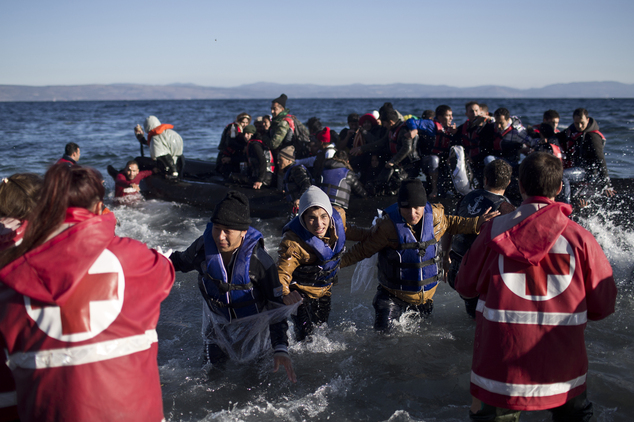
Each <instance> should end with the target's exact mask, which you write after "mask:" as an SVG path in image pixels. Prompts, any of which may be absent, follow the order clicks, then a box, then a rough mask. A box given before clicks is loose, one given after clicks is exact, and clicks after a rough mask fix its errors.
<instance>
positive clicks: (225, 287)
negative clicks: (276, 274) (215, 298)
mask: <svg viewBox="0 0 634 422" xmlns="http://www.w3.org/2000/svg"><path fill="white" fill-rule="evenodd" d="M205 277H206V278H207V280H209V281H211V282H212V283H214V284H215V285H216V287H217V288H218V290H220V291H221V292H223V293H228V292H230V291H232V290H251V289H253V283H251V282H249V283H247V284H231V283H225V282H223V281H222V280H218V279H217V278H213V277H212V276H211V275H209V273H208V272H206V271H205Z"/></svg>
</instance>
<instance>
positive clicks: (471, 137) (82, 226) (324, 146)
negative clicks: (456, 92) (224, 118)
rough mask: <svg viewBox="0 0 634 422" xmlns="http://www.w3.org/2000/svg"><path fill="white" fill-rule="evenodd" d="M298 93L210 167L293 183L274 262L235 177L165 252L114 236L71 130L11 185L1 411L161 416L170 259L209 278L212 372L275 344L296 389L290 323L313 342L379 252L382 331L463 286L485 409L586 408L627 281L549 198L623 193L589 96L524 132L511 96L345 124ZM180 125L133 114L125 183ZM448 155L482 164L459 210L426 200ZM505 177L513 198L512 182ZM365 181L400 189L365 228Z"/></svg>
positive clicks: (476, 385) (128, 191)
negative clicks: (145, 151)
mask: <svg viewBox="0 0 634 422" xmlns="http://www.w3.org/2000/svg"><path fill="white" fill-rule="evenodd" d="M286 102H287V97H286V96H285V95H284V94H282V95H281V96H280V97H278V98H276V99H275V100H273V102H272V106H271V116H270V117H269V116H262V117H258V118H256V119H255V120H254V123H255V124H254V125H251V122H252V119H251V116H250V115H249V114H247V113H241V114H240V115H238V116H237V119H236V121H235V122H233V123H231V124H230V125H228V126H227V127H226V129H225V131H224V132H223V135H222V140H221V143H220V149H221V150H220V152H219V155H218V160H217V162H216V166H217V167H216V168H217V171H218V173H219V174H222V175H223V177H225V178H226V179H227V180H228V181H230V182H232V183H242V184H245V185H246V186H248V187H251V188H253V189H262V188H267V187H270V188H275V187H278V186H280V187H282V188H283V190H284V192H285V193H286V194H287V196H288V201H289V203H290V205H291V206H292V207H293V211H294V216H293V218H292V219H291V220H290V222H288V224H286V225H285V226H284V228H283V229H282V231H281V240H280V242H279V245H276V246H277V248H278V258H277V261H276V260H274V259H273V257H271V256H270V255H269V253H268V252H267V251H266V249H265V245H264V240H263V236H262V234H261V233H260V232H259V231H258V230H257V229H255V228H254V227H252V225H251V224H252V220H251V217H250V215H251V213H250V204H249V199H248V198H247V197H246V196H245V195H244V194H243V193H241V192H239V191H234V190H232V191H229V192H228V193H227V194H226V196H225V197H224V198H223V199H222V200H221V201H219V202H218V204H217V205H216V206H215V208H214V211H213V213H212V215H211V218H210V222H209V223H208V224H207V227H206V229H205V231H204V233H203V235H202V236H200V237H199V238H198V239H196V240H195V241H194V242H193V243H192V244H191V246H189V247H188V248H187V249H186V250H184V251H176V252H173V253H172V252H171V251H168V252H166V253H163V252H162V251H161V250H153V249H148V248H147V246H145V245H144V244H142V243H140V242H138V241H135V240H133V239H129V238H121V237H118V236H116V235H115V233H114V229H115V224H116V220H115V218H114V215H113V213H111V212H108V210H107V209H105V207H104V205H103V200H104V195H105V188H104V184H103V178H102V176H101V174H100V173H99V172H98V171H96V170H94V169H92V168H89V167H84V166H81V165H79V164H78V161H79V147H78V146H77V145H76V144H68V145H67V147H66V150H65V154H64V157H63V158H62V159H60V160H59V162H58V163H56V164H54V165H53V166H51V167H50V168H49V170H48V171H47V172H46V174H45V175H44V177H43V178H41V177H39V176H36V175H30V174H16V175H13V176H11V177H9V178H5V179H3V180H2V182H1V183H0V219H1V220H0V222H1V223H2V233H0V234H1V236H2V237H1V238H0V240H2V243H1V249H0V303H1V306H0V341H1V342H2V344H1V346H2V348H3V349H4V350H5V353H6V356H7V360H6V362H7V364H6V365H3V366H2V368H1V371H3V373H2V383H0V388H1V390H0V398H2V401H0V404H1V405H2V407H0V409H2V411H3V412H2V414H3V415H4V414H6V415H8V416H7V417H8V419H7V420H17V419H18V418H19V420H25V421H26V420H57V419H63V420H66V419H68V420H104V421H105V420H162V419H163V411H162V398H161V388H160V380H159V373H158V366H157V360H156V358H157V344H158V343H157V342H158V339H157V333H156V325H157V322H158V318H159V311H160V304H161V302H162V301H163V300H164V299H165V298H166V297H167V296H168V295H169V292H170V289H171V287H172V284H173V282H174V278H175V271H181V272H189V271H196V272H197V273H198V287H199V289H200V292H201V296H202V299H203V300H202V306H203V319H202V324H203V329H202V332H203V343H204V362H205V365H206V367H207V368H208V369H210V370H215V369H222V368H223V366H224V365H225V364H226V362H227V361H228V360H229V359H233V360H237V361H239V362H245V361H248V360H250V359H252V358H253V357H254V356H260V355H261V354H262V353H269V354H270V355H272V359H273V367H274V371H277V370H278V369H279V368H280V367H283V368H284V370H285V372H286V375H287V377H288V379H289V381H291V382H296V381H297V379H298V375H297V374H296V373H295V368H294V366H293V362H292V359H291V356H290V355H289V351H288V346H289V334H288V331H289V321H292V324H293V328H294V337H295V341H297V342H303V341H308V340H309V339H310V336H311V335H312V334H313V333H314V332H315V329H316V327H318V326H320V325H322V324H327V323H328V320H329V315H330V311H331V302H332V301H331V298H332V295H333V294H337V293H336V290H335V289H334V288H333V287H334V286H335V285H336V283H337V280H338V275H339V271H340V269H341V268H344V267H348V266H352V265H355V264H357V263H359V262H367V261H365V260H370V259H372V258H375V259H376V263H373V264H371V265H374V266H376V268H377V273H378V280H377V282H378V286H377V290H376V293H375V295H374V298H373V301H372V305H373V308H374V310H375V318H374V328H375V329H376V330H378V331H379V332H389V331H390V330H393V328H394V326H395V323H396V322H397V321H399V319H400V318H401V317H402V316H403V315H404V314H406V313H407V314H408V315H410V316H412V315H413V316H414V317H416V318H421V319H423V318H425V317H426V316H428V315H430V314H431V313H432V312H433V307H434V295H435V292H436V290H437V288H438V285H439V283H442V282H443V281H447V282H448V283H449V285H450V286H451V287H452V288H454V289H455V290H456V291H457V292H458V293H459V294H460V295H461V297H462V298H463V299H464V301H465V306H466V311H467V313H468V315H470V316H471V317H472V318H474V319H475V321H476V334H475V342H474V351H473V363H472V371H471V394H472V396H473V402H472V406H471V408H470V412H469V415H470V418H471V419H472V420H478V421H479V420H516V419H517V418H519V413H520V412H521V411H524V410H539V409H549V410H550V411H551V412H552V413H553V418H554V420H556V421H563V420H574V421H577V420H578V421H587V420H589V419H590V417H591V416H592V404H591V402H589V401H588V399H587V396H586V378H587V372H588V359H587V356H586V352H585V344H584V336H583V332H584V329H585V326H586V323H587V321H588V320H599V319H603V318H605V317H607V316H608V315H610V314H611V313H613V312H614V306H615V301H616V285H615V283H614V278H613V274H612V269H611V266H610V264H609V262H608V260H607V258H606V257H605V254H604V253H603V251H602V249H601V247H600V246H599V245H598V243H597V242H596V240H595V239H594V237H593V236H592V235H591V234H590V233H589V232H588V231H586V230H585V229H583V228H582V227H581V226H579V225H578V224H577V223H575V222H573V221H572V220H571V219H569V218H568V216H569V215H570V213H571V211H572V206H571V205H570V204H568V203H566V202H569V198H568V201H567V200H566V199H567V198H563V201H556V198H557V197H558V196H559V195H561V192H562V191H564V189H565V183H566V178H568V182H572V183H573V184H583V185H584V186H585V187H586V188H587V187H590V188H591V189H595V190H597V191H599V192H601V193H605V194H607V195H612V194H614V192H613V190H612V189H611V187H610V182H609V177H608V174H607V170H606V168H605V158H604V157H603V142H604V138H603V136H602V135H601V134H600V132H599V131H598V125H597V123H596V122H595V121H594V120H593V119H591V118H590V117H589V116H588V113H587V111H586V110H585V109H577V110H575V112H574V114H573V118H574V123H573V125H571V126H570V127H569V128H568V129H567V130H566V131H564V132H558V130H557V126H558V119H559V116H558V114H557V113H556V112H554V111H553V110H549V111H547V112H546V113H544V121H543V123H542V124H540V125H539V126H536V127H533V128H529V130H526V129H525V128H524V127H523V126H522V125H521V123H520V122H519V120H518V119H517V118H515V117H513V116H512V115H511V114H510V112H509V111H508V110H506V109H504V108H500V109H497V110H496V111H495V112H494V113H493V115H492V116H489V115H488V113H486V111H484V112H483V111H482V110H486V106H484V105H483V104H478V103H475V102H469V103H467V104H466V107H465V108H466V114H467V117H468V120H467V121H466V122H465V123H464V124H462V125H461V126H459V127H456V125H455V124H453V123H452V121H453V114H452V110H451V108H449V107H448V106H443V105H441V106H439V107H438V108H437V109H436V110H435V111H434V112H431V113H430V112H429V111H427V112H425V113H424V114H423V115H422V116H421V118H416V117H411V116H401V114H400V113H399V112H398V111H396V110H395V109H394V108H393V106H392V105H391V104H390V103H385V104H384V105H383V106H382V107H381V108H380V109H379V110H378V112H377V113H376V114H375V113H367V114H365V115H362V116H358V115H356V114H351V115H350V116H348V123H349V125H348V126H349V127H347V128H345V129H344V130H343V131H341V132H340V133H339V134H337V133H336V132H335V131H333V130H331V129H330V128H329V127H323V125H322V124H321V122H320V121H319V119H316V118H314V119H311V120H309V121H308V122H307V124H306V125H304V124H303V123H301V122H300V121H299V120H298V119H297V118H296V117H295V116H293V115H291V114H290V110H289V109H288V108H286ZM172 129H173V127H172V126H171V125H165V124H161V123H160V121H159V120H158V119H157V118H156V117H154V116H150V117H149V118H148V119H147V120H146V122H145V125H144V127H143V128H142V127H140V126H137V127H136V128H135V134H136V136H137V139H138V140H139V141H140V142H142V143H145V144H148V145H149V147H150V151H151V156H150V157H147V158H146V159H137V160H135V161H130V162H128V163H127V164H126V167H125V169H124V171H122V172H118V171H116V169H109V173H111V175H112V176H113V177H114V178H115V179H116V184H115V190H116V195H115V196H116V197H125V196H129V195H138V192H139V182H140V180H141V179H142V178H144V177H149V176H150V175H152V174H160V175H162V177H166V178H168V179H171V180H178V178H179V177H181V172H182V169H183V165H184V163H186V161H185V159H184V157H183V148H182V138H181V137H180V136H179V135H178V134H177V133H176V132H175V131H173V130H172ZM562 133H563V134H562ZM145 134H147V137H146V136H145ZM520 154H524V155H525V157H524V158H523V159H522V160H520ZM141 158H144V157H141ZM241 163H245V164H244V165H241ZM460 166H462V167H460ZM456 168H461V169H462V171H463V172H464V173H465V174H468V173H471V174H472V177H470V178H469V177H468V179H469V183H468V186H469V189H468V190H467V191H464V192H459V193H461V194H463V195H464V197H463V198H462V199H461V201H460V202H459V203H458V206H457V208H456V215H452V214H451V211H452V210H446V209H445V207H444V206H443V205H441V204H439V203H433V201H432V200H433V199H435V198H437V197H439V196H443V195H449V192H451V191H453V190H455V189H456V185H458V184H457V183H456V182H455V180H453V185H452V184H451V183H450V181H452V179H451V175H452V174H453V173H455V169H456ZM467 169H471V170H470V172H469V171H468V170H467ZM571 169H574V172H575V173H574V174H573V172H572V171H569V172H568V174H567V173H566V170H571ZM421 171H422V172H423V174H424V175H425V176H426V183H423V182H422V181H421V179H420V178H419V177H418V176H419V175H420V172H421ZM581 172H583V174H580V173H581ZM573 176H575V177H577V176H578V179H574V180H573ZM514 183H516V184H517V194H518V196H519V197H521V201H520V202H515V203H513V202H514V201H511V200H509V199H508V198H507V196H506V195H505V193H506V192H507V189H508V188H509V186H512V185H513V184H514ZM352 192H354V193H357V194H359V195H360V196H365V195H376V194H383V195H385V194H388V195H394V197H395V200H394V203H393V204H392V205H391V206H389V207H387V208H386V209H384V210H383V212H382V216H380V218H378V219H377V221H376V222H375V223H374V224H373V225H372V226H371V227H358V226H356V225H354V224H352V223H350V221H348V219H347V216H346V209H347V208H348V204H349V201H350V195H351V193H352ZM346 241H352V242H356V243H355V244H354V245H353V246H351V247H349V248H346V246H345V244H346ZM269 246H272V245H269ZM359 268H360V266H359ZM445 270H446V272H447V278H445V276H444V273H445ZM299 378H300V379H301V374H300V376H299ZM121 380H125V382H122V381H121ZM5 399H6V400H5ZM513 418H515V419H513ZM0 420H1V419H0Z"/></svg>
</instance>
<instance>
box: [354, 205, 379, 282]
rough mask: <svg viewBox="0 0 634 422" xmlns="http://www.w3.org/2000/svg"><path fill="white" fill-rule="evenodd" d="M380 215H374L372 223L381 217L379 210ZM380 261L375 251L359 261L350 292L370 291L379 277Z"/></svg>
mask: <svg viewBox="0 0 634 422" xmlns="http://www.w3.org/2000/svg"><path fill="white" fill-rule="evenodd" d="M377 212H378V214H379V215H378V217H374V220H373V221H372V225H373V226H374V225H375V224H376V221H377V220H378V219H379V217H381V215H382V214H383V211H381V210H377ZM378 263H379V254H378V253H375V254H374V255H372V256H371V257H370V258H366V259H364V260H363V261H361V262H358V263H357V266H356V268H355V269H354V274H352V281H351V282H350V293H351V294H363V293H365V292H367V291H368V289H369V288H370V287H372V285H373V284H374V281H375V280H377V278H378V269H377V265H378Z"/></svg>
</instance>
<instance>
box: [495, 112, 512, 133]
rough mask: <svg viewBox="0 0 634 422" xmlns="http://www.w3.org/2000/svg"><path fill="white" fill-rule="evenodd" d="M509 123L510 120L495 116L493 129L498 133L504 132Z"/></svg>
mask: <svg viewBox="0 0 634 422" xmlns="http://www.w3.org/2000/svg"><path fill="white" fill-rule="evenodd" d="M510 123H511V119H507V118H506V117H504V116H495V127H496V129H497V130H498V131H499V132H504V131H505V130H506V128H507V127H508V126H509V124H510Z"/></svg>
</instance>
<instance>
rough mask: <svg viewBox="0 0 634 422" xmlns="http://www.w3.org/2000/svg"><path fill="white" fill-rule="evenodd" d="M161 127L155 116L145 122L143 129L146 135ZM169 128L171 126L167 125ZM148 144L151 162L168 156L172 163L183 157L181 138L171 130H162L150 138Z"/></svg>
mask: <svg viewBox="0 0 634 422" xmlns="http://www.w3.org/2000/svg"><path fill="white" fill-rule="evenodd" d="M159 126H161V122H160V121H159V119H157V118H156V117H155V116H150V117H148V118H147V119H146V120H145V123H144V129H145V132H146V133H148V134H149V133H150V132H151V131H152V130H154V129H157V128H158V127H159ZM169 126H171V125H169ZM149 142H150V156H151V157H152V159H153V160H156V157H162V156H163V155H170V156H172V159H173V160H174V162H176V160H177V159H178V157H180V156H181V155H183V138H181V136H180V135H179V134H178V133H176V132H174V131H173V130H172V129H164V130H162V131H161V133H159V134H157V135H154V136H152V138H151V139H149Z"/></svg>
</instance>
